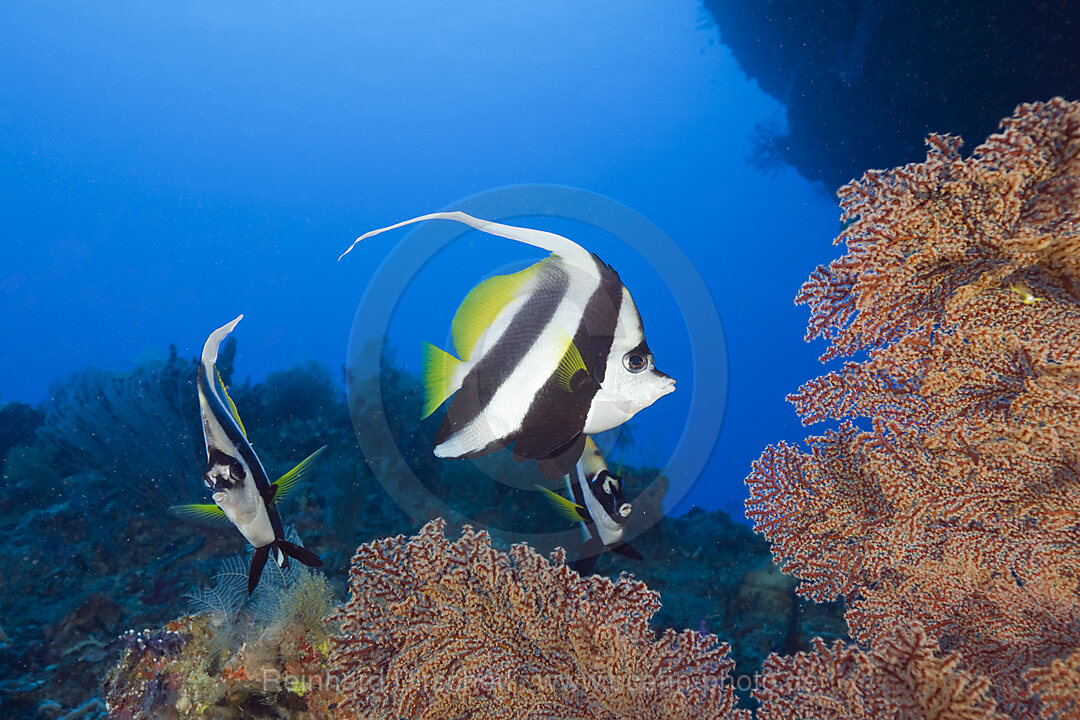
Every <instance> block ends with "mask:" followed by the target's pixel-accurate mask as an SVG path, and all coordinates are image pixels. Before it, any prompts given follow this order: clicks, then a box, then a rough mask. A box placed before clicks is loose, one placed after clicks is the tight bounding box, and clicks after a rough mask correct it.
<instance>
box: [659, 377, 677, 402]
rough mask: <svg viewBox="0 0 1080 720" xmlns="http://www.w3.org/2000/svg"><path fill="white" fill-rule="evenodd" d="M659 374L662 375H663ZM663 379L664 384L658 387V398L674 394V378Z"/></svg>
mask: <svg viewBox="0 0 1080 720" xmlns="http://www.w3.org/2000/svg"><path fill="white" fill-rule="evenodd" d="M660 374H661V375H664V373H660ZM663 379H664V382H663V384H662V385H661V386H660V397H663V396H664V395H670V394H671V393H673V392H675V378H673V377H671V376H670V375H664V378H663Z"/></svg>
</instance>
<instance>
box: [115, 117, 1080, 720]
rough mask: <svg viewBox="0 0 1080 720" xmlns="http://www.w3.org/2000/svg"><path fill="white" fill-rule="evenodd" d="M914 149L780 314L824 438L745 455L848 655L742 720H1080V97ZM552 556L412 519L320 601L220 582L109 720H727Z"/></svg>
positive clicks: (780, 553) (646, 627) (776, 678)
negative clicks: (847, 637)
mask: <svg viewBox="0 0 1080 720" xmlns="http://www.w3.org/2000/svg"><path fill="white" fill-rule="evenodd" d="M928 145H929V152H928V154H927V158H926V161H925V162H922V163H918V164H912V165H907V166H904V167H901V168H896V169H893V170H889V171H871V172H868V173H867V174H866V175H864V176H863V177H862V178H861V179H860V180H857V181H855V182H852V183H851V184H849V185H847V186H846V187H844V188H843V189H842V190H841V192H840V197H841V201H842V206H843V220H844V222H845V227H844V230H843V232H842V234H841V235H840V237H839V239H838V240H837V242H838V243H840V242H842V243H844V244H845V245H846V248H847V251H846V253H845V254H844V255H843V256H842V257H840V258H839V259H837V260H834V261H833V262H832V263H831V264H829V265H828V266H825V267H820V268H818V269H817V270H816V271H815V272H814V273H813V274H812V276H811V278H810V280H809V281H808V282H807V283H806V284H805V285H804V286H803V288H802V291H801V292H800V293H799V295H798V302H800V303H804V304H806V305H808V306H809V307H810V310H811V317H810V323H809V329H808V332H807V337H808V339H815V338H822V339H825V340H827V341H828V343H829V345H828V349H827V350H826V351H825V354H824V356H823V358H822V359H823V360H824V361H831V360H836V359H840V358H847V359H848V360H847V362H845V363H844V364H843V365H842V366H840V367H839V368H838V369H836V370H833V371H831V372H828V373H827V374H825V375H823V376H822V377H819V378H816V379H813V380H811V381H809V382H808V383H806V384H805V385H804V386H803V387H802V388H801V389H800V390H799V391H798V392H796V393H795V394H794V395H792V396H791V400H792V401H793V402H794V404H795V406H796V408H797V410H798V412H799V414H800V416H801V417H802V419H803V421H804V422H805V423H807V424H809V423H816V422H822V421H835V424H834V425H832V426H831V427H829V428H827V429H825V430H823V431H822V432H821V434H819V435H818V436H815V437H811V438H808V439H807V448H805V449H801V448H799V447H795V446H792V445H788V444H784V443H780V444H777V445H774V446H771V447H769V448H767V449H766V450H765V451H764V453H763V454H762V456H761V457H760V459H759V460H758V461H757V462H755V463H754V465H753V468H752V472H751V474H750V475H749V477H748V478H747V484H748V485H749V489H750V496H749V499H748V500H747V515H748V517H749V518H750V519H751V520H753V522H754V525H755V529H756V530H757V531H758V532H760V533H762V534H763V535H764V536H765V537H766V538H767V539H768V540H769V541H770V542H771V543H772V551H773V554H774V557H775V559H776V561H777V563H778V565H779V567H780V568H781V569H782V570H784V571H785V572H787V573H789V574H791V575H793V576H794V577H795V578H796V579H797V580H798V582H799V585H798V588H797V591H798V592H799V593H800V594H801V595H802V596H804V597H805V598H809V599H811V600H814V601H818V602H823V601H828V600H835V599H841V600H843V601H844V602H845V604H846V608H847V614H846V618H847V622H848V625H849V628H850V634H851V639H852V640H853V641H854V643H845V642H842V641H836V642H833V643H828V642H825V641H823V640H820V639H816V640H814V641H813V642H811V643H807V644H805V645H804V646H803V648H802V651H801V652H792V653H789V654H785V655H775V654H774V655H771V656H770V657H769V658H768V659H767V660H766V661H765V664H764V667H763V670H762V672H761V673H760V674H759V675H758V676H757V677H756V678H755V679H754V681H753V692H752V696H753V699H754V700H755V701H756V702H757V703H758V705H759V706H758V707H757V709H756V714H757V717H759V718H762V719H763V720H764V719H773V718H776V719H780V718H836V719H840V718H957V719H960V718H965V719H972V718H1007V717H1013V718H1047V719H1051V718H1056V719H1061V720H1064V719H1065V718H1076V717H1080V104H1078V103H1069V102H1065V101H1063V100H1061V99H1055V100H1052V101H1050V102H1045V103H1037V104H1031V105H1023V106H1021V107H1019V108H1018V109H1017V111H1016V112H1015V114H1014V115H1013V116H1012V117H1010V118H1008V119H1007V120H1005V121H1004V123H1003V127H1002V131H1001V133H999V134H996V135H993V136H992V137H990V138H989V139H988V140H987V141H986V142H985V143H984V144H983V145H981V146H979V147H978V148H976V149H975V150H974V152H973V153H972V154H971V155H970V156H968V157H964V156H962V155H961V154H960V150H959V148H960V142H959V140H957V139H955V138H951V137H947V136H932V137H931V138H930V139H929V141H928ZM232 412H233V413H235V409H233V410H232ZM568 502H569V501H568ZM275 537H277V536H276V535H275ZM290 542H291V541H290ZM298 543H299V538H296V544H298ZM564 558H565V553H564V552H563V551H562V550H561V549H559V550H556V551H555V552H554V553H552V555H551V556H550V557H545V556H543V555H541V554H539V553H538V552H537V551H535V550H533V549H532V548H530V547H528V546H526V545H515V546H513V547H512V548H511V549H510V550H509V551H508V552H504V551H502V550H499V549H497V548H496V547H493V545H492V543H491V540H490V538H489V537H488V535H487V533H485V532H478V531H475V530H472V529H470V528H468V527H466V528H465V529H464V531H463V532H462V533H461V535H460V538H459V539H457V540H452V539H448V538H447V536H446V534H445V533H444V523H443V521H441V520H435V521H432V522H430V523H428V524H427V525H426V526H425V527H424V528H423V529H422V530H421V531H420V532H419V534H418V535H416V536H414V537H412V538H409V537H406V536H404V535H399V536H397V537H391V538H385V539H379V540H374V541H372V542H369V543H366V544H364V545H361V547H360V548H359V549H358V550H357V551H356V554H355V555H354V557H353V563H352V569H351V572H350V581H349V591H350V596H349V599H348V601H347V602H346V603H345V604H344V605H341V606H337V605H336V602H335V601H334V599H333V593H332V591H331V589H330V587H329V585H328V584H327V583H326V582H325V580H324V579H323V576H322V575H321V574H319V573H316V572H313V571H310V570H308V569H306V568H297V567H294V568H293V569H292V570H290V571H289V573H288V574H285V571H286V570H288V568H276V566H275V565H273V564H271V565H270V568H272V569H273V573H270V572H269V571H268V575H269V574H272V577H263V578H262V579H261V580H260V582H261V583H263V584H265V586H260V589H257V590H256V591H255V592H254V594H253V595H252V596H251V597H248V595H247V593H246V586H245V583H246V582H247V577H246V575H245V572H244V560H243V559H242V558H241V559H237V560H236V561H235V562H231V563H228V564H227V565H226V566H225V567H224V568H223V570H222V572H221V573H219V577H218V578H217V580H216V584H215V585H214V587H213V588H210V589H207V590H204V591H200V592H198V593H195V594H194V595H192V598H193V600H194V601H195V602H196V605H197V606H198V608H199V609H201V610H203V611H204V612H200V613H198V614H194V615H192V616H189V617H184V618H181V619H179V620H176V621H173V622H172V623H169V624H168V625H167V626H166V627H165V628H164V629H162V630H160V631H144V632H137V633H136V632H132V633H128V634H127V635H125V636H124V637H123V640H124V642H123V646H124V647H123V651H122V658H121V661H120V663H119V665H117V666H116V667H115V668H114V669H113V671H112V672H111V673H110V674H109V676H108V678H107V680H106V683H105V690H106V700H107V703H108V709H109V714H110V716H111V717H115V718H189V717H215V718H217V717H237V718H241V717H244V718H251V717H274V718H285V717H297V718H299V717H309V718H354V717H363V718H432V719H434V718H452V717H453V718H465V717H468V718H603V719H611V720H614V719H615V718H658V719H659V718H687V719H689V718H745V719H748V718H749V717H750V710H740V709H737V704H738V703H737V700H736V693H735V688H734V687H733V681H734V679H735V677H736V676H735V672H736V670H737V668H735V667H734V663H733V662H732V660H731V659H730V658H729V656H728V650H729V648H728V645H727V644H726V643H724V642H721V641H720V640H719V639H718V638H717V637H716V636H715V635H712V634H710V633H708V632H707V630H706V629H705V628H704V627H703V628H701V629H699V630H685V631H682V632H676V631H675V630H668V631H665V632H663V633H660V634H658V633H657V632H656V631H655V630H654V629H653V627H652V626H650V621H651V620H652V619H653V618H654V615H655V613H656V612H657V611H658V609H659V607H660V598H659V595H658V594H657V593H656V592H654V591H651V590H649V589H648V588H647V587H646V586H645V584H644V583H642V582H641V581H639V580H635V579H634V578H632V577H630V576H627V575H623V576H620V577H619V578H618V579H617V580H610V579H608V578H606V577H603V576H591V577H583V576H581V575H579V574H578V573H577V572H575V571H574V569H573V568H572V567H570V566H569V565H567V564H566V562H565V559H564ZM256 579H258V578H256ZM275 583H276V584H275ZM717 602H719V601H717ZM798 649H799V648H793V650H798Z"/></svg>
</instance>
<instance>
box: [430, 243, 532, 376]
mask: <svg viewBox="0 0 1080 720" xmlns="http://www.w3.org/2000/svg"><path fill="white" fill-rule="evenodd" d="M540 262H544V261H543V260H541V261H540ZM539 266H540V263H536V264H534V265H530V266H529V267H527V268H525V269H524V270H521V271H519V272H516V273H513V274H511V275H496V276H494V277H489V278H488V279H487V280H485V281H483V282H482V283H480V284H479V285H477V286H476V287H474V288H473V289H472V290H470V291H469V294H468V295H466V296H465V299H464V300H462V301H461V306H460V307H458V309H457V312H456V313H454V320H453V322H452V323H451V324H450V335H451V336H452V337H453V338H454V349H455V350H457V353H458V355H460V356H461V359H462V360H469V359H470V358H471V357H472V353H473V350H474V349H476V343H477V342H479V340H480V336H481V335H483V334H484V331H485V330H487V329H488V328H489V327H491V323H493V322H495V318H496V317H497V316H498V315H499V313H500V312H502V310H503V308H505V307H506V306H507V305H509V304H510V302H511V301H512V300H513V299H514V298H515V297H517V295H518V293H519V292H521V288H522V286H523V285H524V284H525V283H526V282H527V281H528V280H529V278H531V277H533V276H534V275H535V274H536V272H537V269H538V268H539Z"/></svg>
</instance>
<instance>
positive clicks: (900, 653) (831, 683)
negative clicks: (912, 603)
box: [754, 625, 1008, 720]
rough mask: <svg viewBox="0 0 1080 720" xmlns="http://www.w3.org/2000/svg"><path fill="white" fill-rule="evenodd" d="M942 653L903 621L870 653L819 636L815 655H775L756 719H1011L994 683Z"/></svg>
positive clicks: (763, 677)
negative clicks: (1000, 707)
mask: <svg viewBox="0 0 1080 720" xmlns="http://www.w3.org/2000/svg"><path fill="white" fill-rule="evenodd" d="M960 664H961V662H960V658H959V657H958V656H957V655H956V654H955V653H948V654H944V655H943V654H942V653H941V651H940V648H938V646H937V644H936V643H934V642H933V640H930V639H929V638H927V636H926V634H925V632H923V631H922V629H920V628H918V627H917V626H904V625H901V626H898V627H896V628H894V629H893V630H892V631H891V632H890V633H889V635H887V636H886V637H884V638H882V640H881V642H879V643H878V644H877V646H876V647H875V648H874V649H873V650H871V651H870V652H863V651H861V650H858V649H856V648H852V647H847V646H844V644H843V643H840V642H837V643H834V644H833V646H832V647H826V645H825V643H823V642H822V641H821V640H815V641H814V652H812V653H798V654H797V655H795V656H792V657H780V656H775V655H774V656H773V657H771V658H769V660H768V662H766V663H765V668H764V671H763V672H762V674H761V677H760V678H759V680H758V689H757V690H756V691H755V693H754V696H755V697H756V698H757V699H758V700H760V701H761V704H762V709H761V711H760V712H759V713H758V715H757V717H758V720H789V718H801V717H813V718H817V719H818V720H833V719H835V720H845V719H848V718H866V720H882V719H884V718H897V719H899V718H912V719H913V720H914V719H915V718H964V719H965V720H975V719H976V718H981V719H983V720H1006V718H1007V717H1008V716H1006V715H1002V714H1001V713H998V712H997V711H996V710H995V709H994V699H993V697H991V695H990V692H989V690H990V683H989V682H988V681H987V680H986V678H983V677H979V678H976V677H973V676H972V675H971V673H969V672H966V671H964V670H962V669H961V668H960Z"/></svg>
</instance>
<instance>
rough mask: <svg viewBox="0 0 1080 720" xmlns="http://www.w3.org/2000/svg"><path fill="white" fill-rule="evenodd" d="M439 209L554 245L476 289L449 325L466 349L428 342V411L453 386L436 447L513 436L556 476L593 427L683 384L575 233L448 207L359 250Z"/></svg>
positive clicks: (613, 279) (443, 449) (496, 442)
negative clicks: (661, 363) (662, 364)
mask: <svg viewBox="0 0 1080 720" xmlns="http://www.w3.org/2000/svg"><path fill="white" fill-rule="evenodd" d="M434 219H441V220H454V221H457V222H461V223H464V224H466V225H469V226H470V227H473V228H475V229H477V230H481V231H483V232H486V233H489V234H491V235H496V236H499V237H505V238H508V239H511V240H516V241H518V242H521V243H525V244H527V245H532V246H534V247H539V248H542V249H544V250H548V251H550V252H551V255H550V256H549V257H547V258H545V259H544V260H541V261H540V262H538V263H535V264H534V265H532V266H530V267H528V268H526V269H525V270H522V271H520V272H517V273H514V274H512V275H497V276H495V277H491V278H488V279H487V280H485V281H484V282H482V283H480V284H479V285H477V286H476V287H475V288H473V289H472V290H471V291H470V292H469V294H468V295H467V296H466V297H465V300H464V301H463V302H462V303H461V306H460V307H459V308H458V310H457V313H456V314H455V315H454V320H453V323H452V325H451V335H452V336H453V340H454V347H455V349H456V350H457V352H458V353H459V354H460V355H461V359H458V358H456V357H454V356H453V355H451V354H450V353H447V352H445V351H443V350H441V349H439V348H437V347H435V346H434V345H430V344H427V345H425V347H424V356H423V361H424V371H423V372H424V397H425V401H424V417H427V416H428V415H430V414H431V413H432V412H434V411H435V409H436V408H438V407H439V406H440V405H442V404H443V402H445V401H446V400H447V399H448V398H450V397H451V396H454V399H453V401H452V402H451V404H450V406H449V408H448V409H447V412H446V416H445V417H444V419H443V422H442V425H441V426H440V428H439V430H438V432H437V433H436V435H435V455H436V456H437V457H441V458H473V457H480V456H482V455H487V454H488V453H491V452H493V451H495V450H497V449H499V448H503V447H509V446H511V445H512V446H513V453H514V458H515V459H516V460H526V459H535V460H536V461H537V464H538V466H539V468H540V471H541V472H543V473H544V475H545V476H546V477H548V478H549V479H555V478H558V477H560V476H562V475H565V474H567V473H569V472H570V471H571V470H572V469H573V467H574V464H575V463H576V462H577V460H578V458H579V457H581V453H582V449H583V448H584V446H585V436H586V435H588V434H592V433H598V432H603V431H605V430H610V429H612V428H614V427H617V426H619V425H621V424H622V423H624V422H626V421H627V420H629V419H630V418H632V417H633V416H634V415H635V414H637V413H638V412H639V411H641V410H643V409H645V408H647V407H648V406H650V405H652V404H653V403H654V402H655V401H656V400H658V399H659V398H661V397H663V396H664V395H667V394H668V393H670V392H672V391H674V390H675V381H674V380H673V379H672V378H671V377H669V376H668V375H665V374H664V373H662V372H660V371H658V370H657V369H656V367H655V364H654V361H653V355H652V352H651V351H650V350H649V346H648V344H647V343H646V342H645V334H644V330H643V328H642V321H641V314H640V313H639V312H638V309H637V306H636V305H635V304H634V300H633V298H632V297H631V296H630V291H629V290H627V289H626V286H624V285H623V283H622V280H621V279H620V278H619V275H618V273H616V272H615V270H614V269H612V268H611V267H610V266H609V265H607V264H606V263H604V262H603V261H601V260H600V258H598V257H596V256H595V255H593V254H592V253H590V252H589V251H587V250H585V249H584V248H583V247H581V246H580V245H578V244H577V243H575V242H573V241H572V240H570V239H568V238H565V237H563V236H561V235H556V234H555V233H551V232H545V231H542V230H534V229H530V228H521V227H514V226H511V225H504V224H501V223H495V222H488V221H485V220H480V219H477V218H475V217H472V216H471V215H467V214H466V213H463V212H440V213H431V214H429V215H423V216H420V217H416V218H413V219H411V220H406V221H404V222H401V223H397V224H395V225H391V226H389V227H385V228H381V229H378V230H372V231H370V232H368V233H365V234H364V235H362V236H361V237H360V238H358V239H357V240H356V241H355V242H354V243H353V245H352V246H350V248H349V250H351V249H352V247H355V245H356V243H358V242H360V241H361V240H364V239H366V238H369V237H372V236H374V235H378V234H380V233H383V232H386V231H388V230H393V229H396V228H399V227H402V226H404V225H409V224H412V223H417V222H422V221H426V220H434ZM349 250H346V251H345V253H343V254H342V257H344V255H345V254H347V253H348V252H349Z"/></svg>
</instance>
